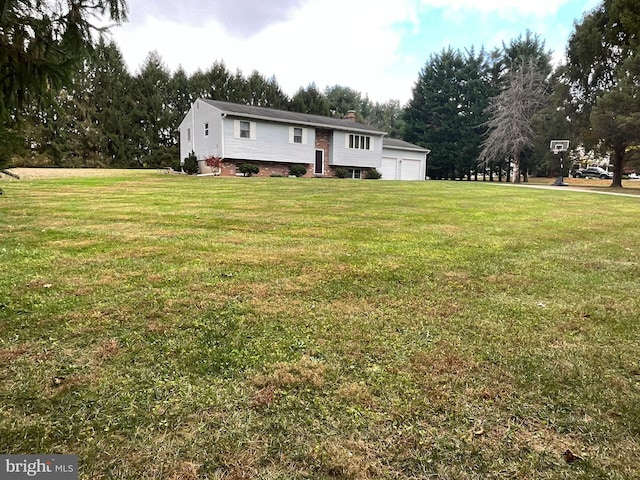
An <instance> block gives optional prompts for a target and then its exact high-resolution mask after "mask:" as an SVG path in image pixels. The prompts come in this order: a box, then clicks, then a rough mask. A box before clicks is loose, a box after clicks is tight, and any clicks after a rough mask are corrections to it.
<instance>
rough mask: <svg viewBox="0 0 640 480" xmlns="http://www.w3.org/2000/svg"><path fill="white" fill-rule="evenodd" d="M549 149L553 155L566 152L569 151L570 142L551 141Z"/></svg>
mask: <svg viewBox="0 0 640 480" xmlns="http://www.w3.org/2000/svg"><path fill="white" fill-rule="evenodd" d="M549 148H550V149H551V151H552V152H553V153H560V152H566V151H567V150H569V140H551V143H550V144H549Z"/></svg>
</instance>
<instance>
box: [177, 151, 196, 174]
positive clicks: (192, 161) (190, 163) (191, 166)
mask: <svg viewBox="0 0 640 480" xmlns="http://www.w3.org/2000/svg"><path fill="white" fill-rule="evenodd" d="M183 168H184V171H185V173H188V174H189V175H192V174H196V173H198V158H197V157H196V154H195V153H193V152H191V153H190V154H189V156H188V157H187V158H185V159H184V167H183ZM174 170H175V169H174ZM179 170H180V167H178V171H179Z"/></svg>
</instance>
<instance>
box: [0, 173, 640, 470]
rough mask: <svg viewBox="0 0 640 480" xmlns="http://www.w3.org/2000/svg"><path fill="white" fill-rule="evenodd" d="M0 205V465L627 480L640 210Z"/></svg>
mask: <svg viewBox="0 0 640 480" xmlns="http://www.w3.org/2000/svg"><path fill="white" fill-rule="evenodd" d="M129 173H131V174H130V175H129ZM5 193H6V195H3V198H2V201H1V202H0V227H1V228H0V262H1V264H2V266H3V269H2V275H0V334H1V335H0V365H2V367H3V369H2V373H0V396H2V400H3V402H2V403H0V451H3V452H7V453H13V452H18V451H19V452H25V453H41V452H52V451H56V452H63V453H77V454H78V455H79V456H80V465H81V471H80V478H83V479H84V478H123V479H124V478H136V479H150V478H176V479H178V478H184V479H190V478H216V479H233V478H264V479H276V478H287V479H289V478H353V479H373V478H456V479H457V478H470V479H477V478H516V479H518V478H519V479H529V478H536V479H563V478H567V479H568V478H583V479H587V478H589V479H591V478H634V476H637V474H636V471H637V467H636V465H635V464H636V462H635V458H637V455H638V453H639V449H640V443H639V442H638V438H639V436H640V430H638V425H640V410H639V409H638V405H640V390H639V389H638V385H639V382H640V373H639V372H640V367H639V366H638V361H637V338H638V328H639V327H638V323H637V321H636V317H637V312H638V310H639V308H640V304H639V301H640V299H639V298H638V292H637V286H636V283H637V267H638V265H639V262H640V257H639V256H638V252H640V238H639V237H638V230H637V218H638V214H639V213H640V206H639V205H638V203H637V202H636V201H635V199H633V198H625V197H605V196H598V199H597V202H598V208H596V209H594V208H593V202H594V201H595V200H594V199H593V198H592V197H589V196H587V195H584V194H579V195H577V194H576V193H575V192H571V191H564V190H561V189H555V190H542V189H536V190H531V189H526V190H525V189H510V188H494V187H493V186H491V185H483V184H482V182H478V183H475V182H424V183H404V182H355V181H353V182H352V181H344V182H343V181H337V180H336V181H326V182H325V181H317V180H316V179H309V180H306V179H211V178H207V179H203V178H188V177H183V176H163V175H160V174H158V173H157V172H152V173H148V172H147V173H145V174H144V175H143V176H141V177H136V176H135V175H134V172H127V173H126V174H122V175H121V174H120V173H117V174H116V175H115V176H105V177H99V178H84V179H83V178H79V177H73V178H71V177H69V178H67V179H48V180H46V181H45V180H44V179H42V180H38V179H34V180H29V181H25V182H23V181H15V182H8V184H7V187H6V188H5ZM177 199H178V200H177ZM27 200H28V201H27ZM27 204H28V205H29V206H28V208H27V207H26V205H27ZM585 211H588V212H589V215H588V216H585V215H584V214H583V212H585ZM593 252H597V256H593V255H592V253H593ZM587 253H588V255H587ZM568 449H569V450H571V451H572V452H574V453H575V454H576V455H579V456H580V457H581V460H579V461H576V462H574V463H571V464H570V463H567V462H566V461H565V460H564V459H563V455H562V454H563V452H565V451H566V450H568Z"/></svg>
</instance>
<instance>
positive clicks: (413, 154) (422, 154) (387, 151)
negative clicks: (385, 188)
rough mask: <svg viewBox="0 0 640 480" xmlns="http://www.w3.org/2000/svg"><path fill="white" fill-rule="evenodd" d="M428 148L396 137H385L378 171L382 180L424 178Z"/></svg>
mask: <svg viewBox="0 0 640 480" xmlns="http://www.w3.org/2000/svg"><path fill="white" fill-rule="evenodd" d="M428 154H429V150H427V149H426V148H422V147H419V146H418V145H414V144H412V143H409V142H405V141H403V140H398V139H396V138H385V139H384V141H383V145H382V162H381V164H380V173H381V174H382V180H424V179H425V177H426V172H427V155H428Z"/></svg>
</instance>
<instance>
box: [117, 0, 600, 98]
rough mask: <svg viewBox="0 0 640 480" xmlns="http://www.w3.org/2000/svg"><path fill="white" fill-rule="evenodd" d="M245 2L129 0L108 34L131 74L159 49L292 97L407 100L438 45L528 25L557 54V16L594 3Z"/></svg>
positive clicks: (491, 41) (511, 34) (176, 61)
mask: <svg viewBox="0 0 640 480" xmlns="http://www.w3.org/2000/svg"><path fill="white" fill-rule="evenodd" d="M244 1H245V3H244V4H243V5H244V7H243V8H239V7H238V3H237V0H199V1H196V0H184V2H181V3H180V6H179V7H177V6H176V4H175V2H168V0H155V1H153V2H152V0H131V2H130V5H131V10H132V12H131V23H128V24H124V25H123V26H120V27H116V28H114V29H113V37H114V39H115V40H116V41H117V43H118V45H119V47H120V49H121V50H122V52H123V55H124V58H125V59H126V61H127V63H128V65H129V68H130V70H131V71H132V72H135V71H136V70H137V69H138V68H139V67H140V66H141V65H142V63H143V61H144V59H145V57H146V56H147V55H148V53H149V52H150V51H152V50H156V51H158V53H159V54H160V56H161V57H162V59H163V60H164V62H165V63H166V64H167V65H168V66H169V67H170V68H171V69H172V70H175V69H176V68H177V66H178V65H182V66H183V67H184V68H185V70H186V71H187V72H188V73H192V72H194V71H195V70H197V69H202V70H205V69H207V68H209V67H210V66H211V65H212V64H213V63H214V62H216V61H224V63H225V64H226V66H227V68H229V69H230V70H232V71H234V70H236V69H240V70H242V72H243V73H244V74H245V75H249V74H250V73H251V72H252V71H253V70H257V71H258V72H260V73H261V74H263V75H265V76H267V77H270V76H275V77H276V78H277V80H278V83H279V85H280V86H281V87H282V89H283V90H284V91H285V92H286V93H287V94H289V95H293V94H294V93H295V92H296V90H297V89H298V88H300V87H305V86H307V85H308V84H309V83H311V82H315V83H316V85H317V86H318V87H319V88H320V89H323V88H325V87H326V86H332V85H336V84H338V85H343V86H348V87H351V88H353V89H356V90H358V91H360V92H361V93H362V94H368V95H369V97H370V98H371V99H372V100H374V101H386V100H389V99H399V100H400V101H401V102H405V101H406V100H408V99H409V97H410V96H411V89H412V87H413V84H414V82H415V80H416V78H417V75H418V73H419V71H420V69H421V68H422V66H423V65H424V62H425V61H426V60H427V59H428V58H429V55H430V54H432V53H435V52H437V51H439V50H440V49H441V48H442V47H443V46H446V45H452V46H454V47H458V46H460V48H466V47H471V46H472V45H474V46H475V47H476V49H477V48H479V47H480V46H482V45H483V46H485V47H486V48H489V49H490V48H493V47H499V46H500V45H501V43H502V41H503V40H504V41H507V42H508V41H509V39H513V38H516V37H517V36H518V35H520V34H524V32H525V30H526V29H527V28H528V29H529V30H531V31H532V32H534V33H537V34H540V35H541V38H542V39H543V40H545V41H546V42H547V43H546V46H547V48H549V49H552V50H554V51H555V54H556V57H559V56H561V54H562V53H563V52H564V47H565V45H566V39H567V37H568V35H569V33H570V29H571V24H570V23H571V22H572V21H573V19H568V18H564V19H560V18H558V17H559V15H560V14H559V12H562V11H565V10H571V11H585V10H588V9H590V8H592V7H593V6H595V5H596V4H597V3H599V1H600V0H282V1H280V0H279V1H278V2H264V0H244ZM247 2H248V3H247ZM247 5H249V6H252V7H251V8H245V7H247ZM583 6H584V7H583ZM253 7H255V8H253ZM569 7H571V8H569ZM581 7H583V8H582V10H580V8H581ZM436 19H437V20H436ZM436 22H438V23H436ZM469 25H475V26H476V28H469ZM461 41H464V42H465V43H463V44H461V43H460V42H461ZM561 52H562V53H561Z"/></svg>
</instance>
